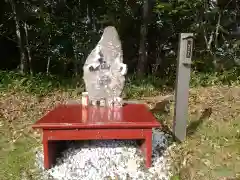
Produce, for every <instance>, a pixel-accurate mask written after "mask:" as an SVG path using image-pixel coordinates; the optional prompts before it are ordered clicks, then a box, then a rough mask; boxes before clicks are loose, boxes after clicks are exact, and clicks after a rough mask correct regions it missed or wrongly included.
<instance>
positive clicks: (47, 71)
mask: <svg viewBox="0 0 240 180" xmlns="http://www.w3.org/2000/svg"><path fill="white" fill-rule="evenodd" d="M50 62H51V57H50V56H48V61H47V70H46V73H47V76H48V75H49V67H50Z"/></svg>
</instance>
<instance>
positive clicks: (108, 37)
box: [83, 26, 127, 106]
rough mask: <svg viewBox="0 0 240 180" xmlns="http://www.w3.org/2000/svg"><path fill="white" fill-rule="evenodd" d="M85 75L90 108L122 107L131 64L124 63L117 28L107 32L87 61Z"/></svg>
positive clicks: (109, 28) (109, 27)
mask: <svg viewBox="0 0 240 180" xmlns="http://www.w3.org/2000/svg"><path fill="white" fill-rule="evenodd" d="M83 72H84V74H83V79H84V82H85V87H86V91H87V92H88V98H89V101H88V102H89V103H90V105H97V104H100V106H105V105H106V106H121V104H122V102H121V98H120V96H121V93H122V90H123V87H124V83H125V75H126V73H127V65H126V64H124V63H123V53H122V46H121V41H120V39H119V36H118V33H117V30H116V28H115V27H113V26H108V27H106V28H105V29H104V31H103V35H102V37H101V39H100V41H99V42H98V44H97V45H96V47H95V48H94V49H93V50H92V51H91V53H90V54H89V55H88V57H87V59H86V62H85V64H84V66H83Z"/></svg>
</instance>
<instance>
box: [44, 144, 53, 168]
mask: <svg viewBox="0 0 240 180" xmlns="http://www.w3.org/2000/svg"><path fill="white" fill-rule="evenodd" d="M55 151H56V142H54V141H47V140H45V141H43V154H44V168H45V169H49V168H51V167H52V164H53V163H54V161H55V154H56V152H55Z"/></svg>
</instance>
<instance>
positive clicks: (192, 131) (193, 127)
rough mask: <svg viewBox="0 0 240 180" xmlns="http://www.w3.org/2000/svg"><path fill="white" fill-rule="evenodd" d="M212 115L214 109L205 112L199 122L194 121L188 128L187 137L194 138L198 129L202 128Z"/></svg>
mask: <svg viewBox="0 0 240 180" xmlns="http://www.w3.org/2000/svg"><path fill="white" fill-rule="evenodd" d="M211 114H212V108H207V109H205V110H204V111H203V113H202V115H201V117H200V118H199V119H198V120H197V121H193V122H191V123H190V124H189V126H188V127H187V136H192V135H194V134H195V132H196V131H197V129H198V127H200V126H201V125H202V124H203V122H204V121H205V120H206V119H208V118H209V117H210V116H211Z"/></svg>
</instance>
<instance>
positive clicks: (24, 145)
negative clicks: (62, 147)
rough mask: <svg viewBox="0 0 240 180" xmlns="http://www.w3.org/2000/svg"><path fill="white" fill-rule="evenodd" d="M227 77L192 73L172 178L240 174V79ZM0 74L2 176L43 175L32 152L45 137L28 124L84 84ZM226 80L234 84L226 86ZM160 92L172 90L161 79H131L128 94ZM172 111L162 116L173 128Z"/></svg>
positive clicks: (14, 178)
mask: <svg viewBox="0 0 240 180" xmlns="http://www.w3.org/2000/svg"><path fill="white" fill-rule="evenodd" d="M196 77H198V78H196ZM199 77H200V78H199ZM229 77H232V75H231V74H227V75H226V74H223V75H217V76H216V75H214V76H207V75H206V74H204V75H197V76H196V75H193V78H192V82H191V84H192V86H194V87H192V89H191V91H190V106H189V115H190V117H189V129H188V138H187V140H186V141H185V142H184V143H182V144H178V145H177V146H176V147H175V148H174V150H173V152H172V158H173V160H174V163H173V170H174V172H175V176H174V177H173V179H176V180H177V179H181V180H185V179H186V180H188V179H189V180H190V179H197V180H198V179H200V180H201V179H204V180H205V179H206V180H207V179H213V180H215V179H216V180H217V179H221V178H222V179H224V177H228V178H235V179H237V176H239V174H240V87H238V84H239V80H240V79H239V77H237V78H235V79H234V78H233V79H231V78H229ZM233 77H236V76H233ZM0 79H1V83H0V90H1V91H0V134H1V138H0V161H1V163H0V179H1V180H18V179H29V180H30V179H39V177H38V172H37V171H36V168H34V152H35V148H36V147H38V146H40V145H41V136H40V133H38V132H34V131H32V129H31V127H30V126H31V124H32V123H33V122H34V121H36V120H37V119H38V118H40V117H41V116H42V115H43V114H45V113H46V112H47V111H49V110H50V109H51V108H52V107H54V106H55V105H56V104H58V103H62V102H64V101H66V100H69V99H77V98H79V92H81V91H82V90H83V89H82V88H83V86H82V85H81V83H80V85H79V86H78V88H77V89H76V88H75V86H73V85H72V84H73V82H72V81H69V80H61V79H57V78H56V77H43V76H42V75H38V76H34V77H31V76H29V77H22V76H20V75H17V74H16V73H13V72H12V73H9V72H8V73H6V72H0ZM219 79H220V80H219ZM226 83H227V84H231V86H224V85H223V84H226ZM197 85H205V86H207V87H200V86H197ZM209 85H211V87H209ZM160 92H161V93H163V94H165V93H172V91H171V88H168V87H164V81H162V80H161V79H156V78H152V77H148V78H146V79H144V80H141V81H139V80H136V79H134V78H130V79H128V80H127V85H126V88H125V93H124V96H125V97H128V98H139V97H141V96H154V95H157V94H159V93H160ZM172 109H173V107H172ZM172 112H173V111H171V114H168V115H161V116H159V118H161V120H162V122H163V123H164V124H165V125H167V126H169V127H171V124H172V116H173V113H172Z"/></svg>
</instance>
